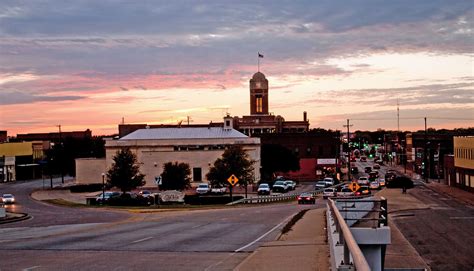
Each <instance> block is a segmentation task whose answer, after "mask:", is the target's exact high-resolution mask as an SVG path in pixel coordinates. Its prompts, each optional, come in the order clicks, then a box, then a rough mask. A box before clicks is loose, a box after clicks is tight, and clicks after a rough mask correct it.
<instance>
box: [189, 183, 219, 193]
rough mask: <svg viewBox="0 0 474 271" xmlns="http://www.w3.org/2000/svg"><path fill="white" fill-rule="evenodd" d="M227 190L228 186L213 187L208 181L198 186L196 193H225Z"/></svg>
mask: <svg viewBox="0 0 474 271" xmlns="http://www.w3.org/2000/svg"><path fill="white" fill-rule="evenodd" d="M226 191H227V188H225V187H211V186H210V185H209V184H207V183H201V184H199V185H198V187H197V188H196V193H198V194H208V193H211V194H225V192H226Z"/></svg>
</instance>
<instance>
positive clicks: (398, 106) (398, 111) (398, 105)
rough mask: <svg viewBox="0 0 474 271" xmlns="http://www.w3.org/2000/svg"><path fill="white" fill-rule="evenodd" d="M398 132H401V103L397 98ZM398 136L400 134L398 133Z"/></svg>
mask: <svg viewBox="0 0 474 271" xmlns="http://www.w3.org/2000/svg"><path fill="white" fill-rule="evenodd" d="M397 132H398V133H400V104H399V102H398V99H397ZM397 138H398V134H397Z"/></svg>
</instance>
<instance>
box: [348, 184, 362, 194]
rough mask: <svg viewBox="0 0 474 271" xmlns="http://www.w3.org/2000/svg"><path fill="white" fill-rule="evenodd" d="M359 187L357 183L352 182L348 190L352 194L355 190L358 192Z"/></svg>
mask: <svg viewBox="0 0 474 271" xmlns="http://www.w3.org/2000/svg"><path fill="white" fill-rule="evenodd" d="M359 188H360V186H359V184H358V183H356V182H352V183H351V184H350V185H349V189H351V190H352V192H356V191H357V190H359Z"/></svg>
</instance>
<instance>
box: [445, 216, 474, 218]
mask: <svg viewBox="0 0 474 271" xmlns="http://www.w3.org/2000/svg"><path fill="white" fill-rule="evenodd" d="M449 219H474V216H452V217H450V218H449Z"/></svg>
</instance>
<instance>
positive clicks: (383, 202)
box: [336, 197, 388, 227]
mask: <svg viewBox="0 0 474 271" xmlns="http://www.w3.org/2000/svg"><path fill="white" fill-rule="evenodd" d="M336 201H337V203H348V202H350V203H361V202H369V203H378V204H379V206H377V207H375V206H374V208H372V209H371V210H362V211H363V212H367V213H378V214H379V215H378V217H377V218H347V217H344V220H345V221H348V220H356V221H377V227H380V226H381V225H383V226H388V210H387V199H386V198H384V197H381V199H380V200H376V199H369V200H366V199H341V198H338V199H336ZM354 205H355V204H354ZM339 212H344V213H351V212H361V210H359V209H357V208H355V209H350V208H347V207H346V208H343V209H342V210H339Z"/></svg>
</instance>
